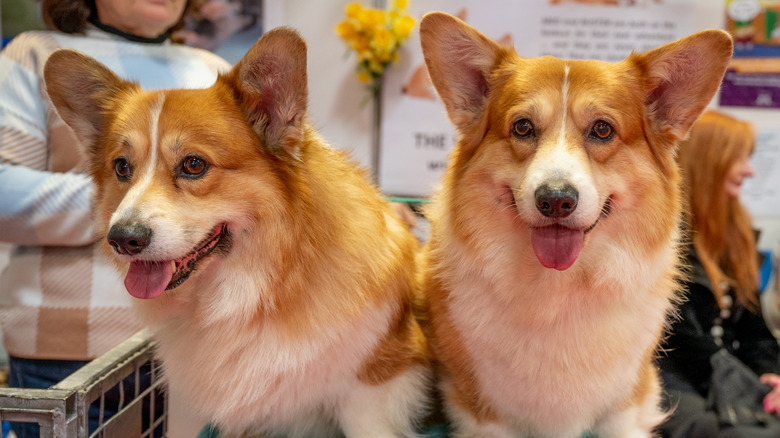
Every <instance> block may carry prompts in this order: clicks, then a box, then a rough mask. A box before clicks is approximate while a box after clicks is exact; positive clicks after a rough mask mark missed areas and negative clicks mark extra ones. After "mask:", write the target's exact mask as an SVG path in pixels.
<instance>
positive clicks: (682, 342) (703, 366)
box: [659, 247, 780, 397]
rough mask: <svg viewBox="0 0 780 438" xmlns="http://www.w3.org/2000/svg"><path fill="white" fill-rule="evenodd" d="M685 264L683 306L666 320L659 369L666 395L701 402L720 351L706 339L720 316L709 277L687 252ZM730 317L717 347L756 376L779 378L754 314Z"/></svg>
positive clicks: (772, 346) (779, 364) (774, 348)
mask: <svg viewBox="0 0 780 438" xmlns="http://www.w3.org/2000/svg"><path fill="white" fill-rule="evenodd" d="M687 262H688V264H689V265H690V267H691V270H690V272H689V273H688V274H689V275H688V277H687V280H686V281H685V282H684V292H685V295H684V298H685V300H686V301H685V302H684V303H683V304H682V305H681V306H680V307H679V317H678V318H677V319H673V320H672V326H671V330H670V333H669V334H668V337H667V339H666V341H665V342H664V343H663V344H662V351H661V353H660V359H659V366H660V368H661V373H662V375H663V376H664V384H665V386H666V388H667V389H672V390H681V391H691V390H695V391H696V392H698V393H699V394H700V395H702V396H703V397H706V396H707V393H708V392H709V387H710V378H711V375H712V367H711V366H710V356H712V355H713V354H714V353H715V352H717V351H718V350H719V349H720V346H718V344H717V343H716V341H715V337H714V336H713V334H712V333H711V330H712V326H713V322H714V321H715V320H716V318H718V317H719V315H720V313H721V311H720V308H719V307H718V303H717V302H716V300H715V296H714V295H713V293H712V289H711V286H710V280H709V277H707V273H706V271H705V270H704V266H702V264H701V262H700V261H699V258H698V256H697V255H696V251H695V250H694V249H693V247H690V249H689V252H688V257H687ZM729 294H730V295H731V296H732V299H733V301H734V304H733V306H732V308H731V315H730V317H728V318H723V322H722V324H721V325H722V327H723V335H722V339H723V347H724V348H726V349H727V350H728V351H729V352H730V353H732V354H733V355H734V356H736V357H737V358H739V359H740V360H741V361H742V362H743V363H744V364H745V365H747V366H748V367H750V368H751V369H752V370H753V371H755V372H756V374H758V375H761V374H764V373H775V374H780V345H778V343H777V340H776V339H775V338H774V336H773V335H772V333H771V332H770V331H769V329H768V328H767V326H766V323H765V322H764V318H763V317H762V315H761V311H760V308H759V309H757V311H756V312H757V313H756V312H752V311H750V310H748V309H746V308H745V307H744V306H741V305H740V304H739V303H737V301H736V299H735V297H734V296H733V293H732V291H729Z"/></svg>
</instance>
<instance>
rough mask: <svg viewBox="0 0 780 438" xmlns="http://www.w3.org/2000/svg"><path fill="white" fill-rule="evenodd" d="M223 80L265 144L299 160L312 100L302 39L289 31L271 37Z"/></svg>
mask: <svg viewBox="0 0 780 438" xmlns="http://www.w3.org/2000/svg"><path fill="white" fill-rule="evenodd" d="M221 80H223V81H225V82H226V83H227V84H228V86H230V87H232V88H233V89H234V90H235V91H236V95H237V96H238V101H239V106H240V107H241V109H242V110H243V112H244V114H245V115H246V117H247V118H248V119H249V122H250V123H251V124H252V127H253V129H254V131H255V132H256V133H257V135H258V136H259V137H260V141H261V142H262V144H263V145H264V146H265V147H267V148H268V149H269V150H270V151H271V152H273V153H274V154H275V155H277V156H280V157H281V156H283V155H287V156H290V157H292V158H294V159H297V158H298V156H299V150H300V143H301V141H302V140H303V123H304V117H305V115H306V106H307V103H306V101H307V98H308V91H307V84H306V43H305V42H304V41H303V38H301V37H300V35H298V33H297V32H295V31H294V30H292V29H289V28H276V29H273V30H271V31H269V32H267V33H266V34H264V35H263V36H262V37H261V38H260V39H259V40H258V41H257V42H256V43H255V45H254V46H252V48H251V49H249V52H247V54H246V55H244V57H243V58H242V59H241V61H239V62H238V64H237V65H236V66H235V67H234V68H233V70H232V71H231V72H230V73H229V74H228V75H227V76H226V77H224V78H221Z"/></svg>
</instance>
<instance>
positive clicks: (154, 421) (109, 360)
mask: <svg viewBox="0 0 780 438" xmlns="http://www.w3.org/2000/svg"><path fill="white" fill-rule="evenodd" d="M147 365H148V367H147ZM143 368H147V369H150V370H151V371H146V369H143ZM149 378H151V385H150V386H148V387H146V388H142V384H141V382H142V381H143V380H144V379H149ZM123 381H124V382H123ZM120 383H122V384H120ZM128 387H129V388H130V389H129V390H128ZM112 389H113V391H117V390H118V391H119V409H118V411H117V413H116V415H114V416H112V417H111V418H104V417H103V413H104V407H105V400H106V393H107V392H108V391H111V390H112ZM166 400H167V399H166V397H165V388H164V386H163V383H162V380H161V375H160V365H159V363H158V361H157V360H156V359H155V356H154V341H153V339H152V335H151V332H150V331H149V330H148V329H144V330H141V331H139V332H138V333H136V334H135V335H133V336H132V337H130V338H129V339H127V340H126V341H124V342H122V343H121V344H119V345H118V346H117V347H115V348H113V349H111V350H109V351H108V352H106V354H104V355H102V356H100V357H98V358H96V359H95V360H93V361H91V362H90V363H88V364H87V365H85V366H84V367H82V368H80V369H79V370H78V371H76V372H74V373H73V374H71V375H70V376H68V377H66V378H65V379H64V380H62V381H61V382H59V383H57V384H56V385H54V386H52V387H51V388H49V389H20V388H0V420H2V421H12V422H24V423H38V424H39V426H40V436H41V437H47V438H48V437H56V438H71V437H79V438H82V437H111V438H115V437H118V438H121V437H133V438H136V437H142V438H144V437H162V436H165V434H166V431H167V427H168V425H167V411H168V410H167V401H166ZM161 403H162V406H160V404H161ZM93 404H94V405H96V406H98V407H99V409H100V415H99V421H98V423H99V424H98V427H97V429H96V430H94V431H93V432H92V433H91V434H90V432H89V426H88V424H89V418H88V412H89V409H90V406H91V405H93Z"/></svg>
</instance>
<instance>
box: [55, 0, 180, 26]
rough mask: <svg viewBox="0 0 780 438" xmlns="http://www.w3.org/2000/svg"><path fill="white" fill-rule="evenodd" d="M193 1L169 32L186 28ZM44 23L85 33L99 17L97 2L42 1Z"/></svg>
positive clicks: (93, 0)
mask: <svg viewBox="0 0 780 438" xmlns="http://www.w3.org/2000/svg"><path fill="white" fill-rule="evenodd" d="M192 3H193V1H191V0H187V3H186V5H185V6H184V13H182V16H181V17H179V21H178V22H176V24H174V25H173V27H171V28H170V29H168V30H169V31H175V30H179V29H180V28H181V27H182V26H184V16H185V15H187V13H188V12H189V11H190V8H191V7H192ZM41 15H42V16H43V22H44V24H46V26H47V27H48V28H50V29H54V30H59V31H60V32H65V33H84V31H85V30H86V29H87V23H88V19H89V17H90V16H92V15H97V7H96V6H95V0H41Z"/></svg>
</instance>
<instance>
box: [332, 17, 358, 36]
mask: <svg viewBox="0 0 780 438" xmlns="http://www.w3.org/2000/svg"><path fill="white" fill-rule="evenodd" d="M336 33H338V34H339V36H340V37H341V38H343V39H345V40H351V39H353V38H355V36H357V29H355V26H354V25H353V24H352V22H350V21H348V20H344V21H342V22H341V23H339V24H338V25H337V26H336Z"/></svg>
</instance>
